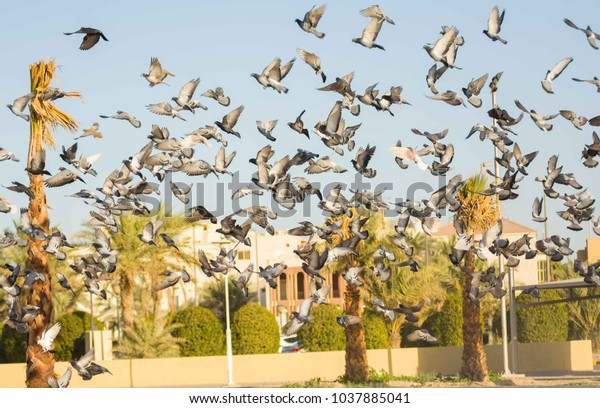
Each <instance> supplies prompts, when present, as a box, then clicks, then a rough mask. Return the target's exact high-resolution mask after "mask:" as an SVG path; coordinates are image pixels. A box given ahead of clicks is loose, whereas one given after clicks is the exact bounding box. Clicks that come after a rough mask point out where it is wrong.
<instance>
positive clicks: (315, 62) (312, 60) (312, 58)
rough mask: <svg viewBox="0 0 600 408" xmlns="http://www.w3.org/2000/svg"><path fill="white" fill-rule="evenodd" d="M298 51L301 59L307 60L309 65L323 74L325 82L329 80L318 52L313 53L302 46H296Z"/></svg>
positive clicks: (319, 73)
mask: <svg viewBox="0 0 600 408" xmlns="http://www.w3.org/2000/svg"><path fill="white" fill-rule="evenodd" d="M296 52H298V55H299V56H300V59H301V60H302V61H304V62H306V63H307V64H308V66H309V67H311V68H312V69H313V70H314V71H315V74H317V75H320V76H321V79H322V80H323V82H325V81H327V76H326V75H325V72H323V68H321V58H319V57H318V56H317V54H313V53H311V52H308V51H305V50H303V49H301V48H296Z"/></svg>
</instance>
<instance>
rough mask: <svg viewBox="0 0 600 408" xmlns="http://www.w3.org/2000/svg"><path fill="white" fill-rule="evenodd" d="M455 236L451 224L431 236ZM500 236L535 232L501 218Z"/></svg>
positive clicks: (445, 225) (440, 227)
mask: <svg viewBox="0 0 600 408" xmlns="http://www.w3.org/2000/svg"><path fill="white" fill-rule="evenodd" d="M454 234H456V232H455V231H454V225H453V224H452V223H448V224H444V225H440V226H439V227H438V230H437V232H434V233H432V234H431V236H433V237H448V236H451V235H454ZM502 234H509V235H510V234H535V235H537V232H536V230H534V229H532V228H529V227H526V226H525V225H521V224H519V223H516V222H514V221H512V220H509V219H508V218H502Z"/></svg>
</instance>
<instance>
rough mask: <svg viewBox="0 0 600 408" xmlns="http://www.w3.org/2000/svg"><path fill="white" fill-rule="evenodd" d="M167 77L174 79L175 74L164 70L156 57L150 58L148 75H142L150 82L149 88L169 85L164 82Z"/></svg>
mask: <svg viewBox="0 0 600 408" xmlns="http://www.w3.org/2000/svg"><path fill="white" fill-rule="evenodd" d="M167 75H168V76H172V77H174V76H175V74H173V73H172V72H169V71H167V70H166V69H163V67H162V65H161V64H160V61H159V60H158V58H156V57H152V58H150V69H149V70H148V73H147V74H146V73H145V72H144V73H142V74H141V76H143V77H144V78H146V81H148V86H150V87H153V86H155V85H158V84H165V85H168V84H166V83H164V82H163V80H164V79H165V78H166V77H167Z"/></svg>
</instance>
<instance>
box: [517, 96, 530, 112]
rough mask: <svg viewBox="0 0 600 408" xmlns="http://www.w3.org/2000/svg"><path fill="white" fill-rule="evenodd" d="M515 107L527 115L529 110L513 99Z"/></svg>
mask: <svg viewBox="0 0 600 408" xmlns="http://www.w3.org/2000/svg"><path fill="white" fill-rule="evenodd" d="M515 105H517V108H519V109H521V110H522V111H523V112H525V113H529V110H527V108H526V107H525V106H523V104H522V103H521V102H519V101H518V100H517V99H515Z"/></svg>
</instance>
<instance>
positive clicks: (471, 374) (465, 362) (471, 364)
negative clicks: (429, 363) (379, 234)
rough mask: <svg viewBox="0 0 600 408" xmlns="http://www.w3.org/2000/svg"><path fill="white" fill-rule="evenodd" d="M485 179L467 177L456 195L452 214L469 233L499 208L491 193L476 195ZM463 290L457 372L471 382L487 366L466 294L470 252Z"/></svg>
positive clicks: (475, 311)
mask: <svg viewBox="0 0 600 408" xmlns="http://www.w3.org/2000/svg"><path fill="white" fill-rule="evenodd" d="M486 184H487V180H486V177H484V176H483V175H477V176H473V177H470V178H469V179H468V180H467V182H466V183H465V184H464V185H463V187H462V188H461V189H460V191H459V192H458V194H457V195H456V199H457V200H458V202H459V203H460V204H461V208H460V209H459V210H458V211H457V212H456V213H455V215H454V216H455V217H457V218H458V219H459V220H460V221H461V222H462V224H463V226H464V229H465V231H466V232H467V233H470V234H481V233H483V232H484V231H485V230H487V229H488V228H490V227H491V226H492V225H493V224H494V223H496V222H498V219H499V216H500V211H499V209H498V206H497V205H496V202H495V199H494V197H492V196H487V195H482V194H479V193H480V192H481V191H483V190H484V189H485V187H486ZM463 270H464V275H465V278H464V279H465V280H464V282H465V283H464V292H463V294H464V295H463V345H464V346H463V355H462V368H461V375H462V376H464V377H466V378H469V379H470V380H473V381H485V380H487V379H488V368H487V359H486V355H485V350H484V348H483V332H482V329H481V317H480V313H481V309H480V306H479V305H478V304H475V303H473V302H471V301H470V300H469V298H468V297H467V296H466V294H467V293H469V291H470V289H471V281H472V279H473V277H472V273H473V272H474V271H475V258H474V253H473V252H472V251H467V253H466V255H465V257H464V268H463Z"/></svg>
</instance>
